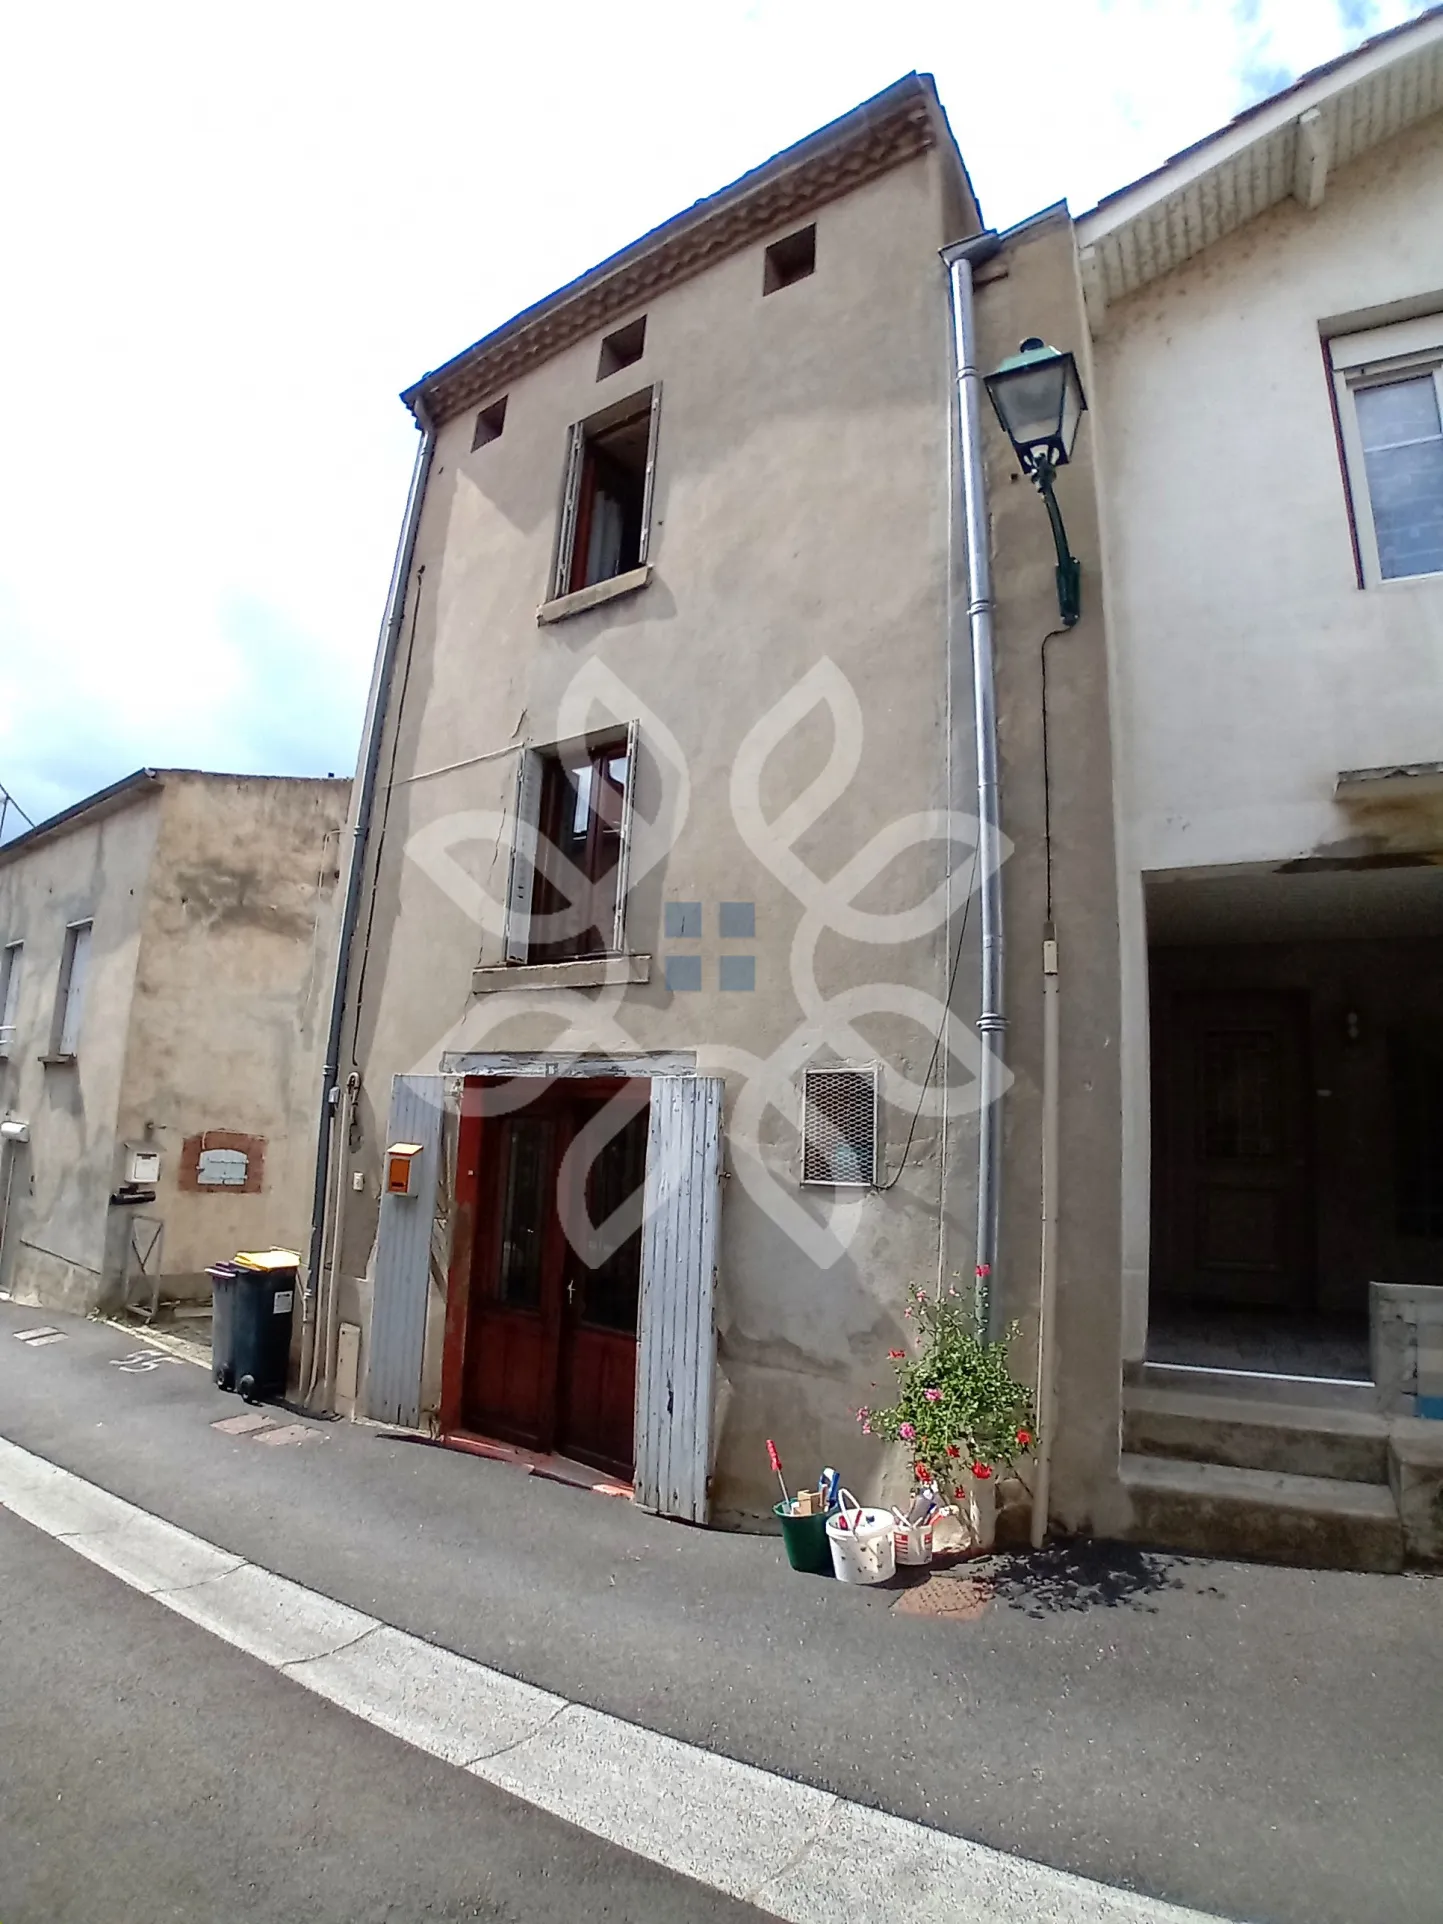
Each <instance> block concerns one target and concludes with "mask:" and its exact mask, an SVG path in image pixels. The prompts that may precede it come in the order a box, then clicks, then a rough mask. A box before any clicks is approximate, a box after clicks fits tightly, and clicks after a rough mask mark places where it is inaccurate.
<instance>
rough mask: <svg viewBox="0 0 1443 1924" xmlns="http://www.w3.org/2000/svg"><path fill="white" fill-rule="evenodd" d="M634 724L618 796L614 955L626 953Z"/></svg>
mask: <svg viewBox="0 0 1443 1924" xmlns="http://www.w3.org/2000/svg"><path fill="white" fill-rule="evenodd" d="M637 732H638V724H637V723H636V722H634V721H633V722H628V723H627V725H626V792H625V793H624V794H623V796H622V798H621V834H620V838H619V844H620V845H619V847H618V848H617V851H616V912H615V917H614V920H613V923H612V930H611V946H612V948H613V949H614V950H615V951H616V953H617V954H618V955H625V953H626V892H627V887H628V885H629V883H630V880H631V822H632V813H633V810H634V808H635V804H636V738H637Z"/></svg>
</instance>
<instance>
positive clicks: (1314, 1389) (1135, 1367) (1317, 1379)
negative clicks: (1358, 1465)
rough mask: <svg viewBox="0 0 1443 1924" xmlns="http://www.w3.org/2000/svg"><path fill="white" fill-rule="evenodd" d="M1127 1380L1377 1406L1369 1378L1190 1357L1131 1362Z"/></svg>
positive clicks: (1201, 1392) (1326, 1406)
mask: <svg viewBox="0 0 1443 1924" xmlns="http://www.w3.org/2000/svg"><path fill="white" fill-rule="evenodd" d="M1125 1380H1126V1381H1127V1383H1128V1384H1129V1385H1134V1386H1136V1387H1137V1388H1138V1389H1158V1390H1167V1389H1170V1390H1185V1391H1187V1392H1188V1393H1189V1394H1195V1395H1198V1396H1226V1397H1230V1398H1235V1399H1239V1400H1247V1401H1249V1402H1255V1403H1297V1404H1299V1405H1301V1406H1302V1407H1303V1408H1305V1409H1315V1410H1369V1411H1376V1410H1377V1407H1378V1392H1377V1390H1376V1389H1375V1387H1374V1386H1373V1384H1372V1383H1368V1382H1364V1381H1362V1380H1361V1379H1354V1378H1352V1377H1346V1376H1270V1375H1268V1374H1267V1373H1266V1372H1265V1371H1263V1370H1220V1369H1205V1368H1203V1367H1201V1366H1200V1365H1198V1364H1194V1363H1129V1364H1128V1366H1127V1369H1126V1371H1125Z"/></svg>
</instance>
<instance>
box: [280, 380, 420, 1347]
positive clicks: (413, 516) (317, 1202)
mask: <svg viewBox="0 0 1443 1924" xmlns="http://www.w3.org/2000/svg"><path fill="white" fill-rule="evenodd" d="M416 419H417V421H418V422H419V424H420V427H421V445H420V447H419V448H417V450H416V462H415V466H414V467H413V468H412V470H411V488H410V492H409V494H408V495H407V497H406V512H405V515H404V517H403V518H402V521H401V538H400V540H399V541H398V542H397V544H396V560H395V565H394V566H393V568H392V570H391V586H390V589H389V591H388V593H387V596H386V614H385V619H384V620H383V621H382V623H381V634H380V639H379V640H378V642H377V644H376V660H375V666H374V667H373V669H372V671H371V692H370V695H369V698H368V700H367V703H366V719H365V722H364V724H363V726H362V729H361V752H360V757H359V759H358V762H357V765H356V790H355V794H354V795H353V797H352V800H351V821H350V833H351V851H350V857H349V860H348V863H347V872H346V893H345V899H344V904H343V906H342V909H341V927H340V934H339V938H338V940H337V944H336V972H335V977H334V986H333V987H332V990H331V1018H330V1025H329V1028H328V1029H327V1032H326V1064H325V1069H324V1070H323V1072H322V1076H321V1119H320V1126H319V1128H318V1130H317V1134H316V1173H315V1182H314V1185H313V1187H312V1192H311V1244H310V1250H309V1253H308V1257H307V1262H306V1293H305V1332H303V1335H302V1344H301V1368H302V1376H301V1381H302V1382H304V1381H305V1372H306V1369H307V1365H308V1361H309V1356H308V1352H307V1349H306V1334H307V1333H308V1335H309V1340H310V1343H311V1345H312V1351H313V1350H314V1345H315V1342H316V1338H317V1334H318V1332H317V1328H316V1309H317V1302H318V1295H317V1292H318V1289H319V1286H320V1280H321V1273H320V1272H321V1245H322V1242H323V1240H324V1237H325V1230H326V1202H327V1196H326V1191H327V1181H326V1176H327V1171H328V1168H329V1164H330V1150H331V1130H332V1128H333V1126H334V1123H335V1120H336V1105H337V1100H338V1098H339V1096H340V1072H341V1034H342V1030H343V1028H344V1025H345V1015H346V988H347V984H348V980H349V977H350V972H351V945H352V943H353V941H354V939H355V934H356V924H357V921H358V920H359V919H360V908H361V884H362V881H363V879H364V876H365V869H366V848H367V843H368V841H369V839H370V830H371V814H372V811H373V809H374V807H375V802H376V777H377V773H378V771H379V769H380V765H381V737H382V735H383V734H384V732H385V725H386V711H387V709H388V707H389V706H390V694H391V676H392V673H393V671H394V669H395V665H396V652H397V648H398V646H399V643H400V639H401V629H402V624H403V622H404V620H405V614H406V591H407V589H408V587H409V586H410V581H411V563H412V561H413V559H414V558H415V553H416V535H417V531H418V529H419V527H420V524H421V504H422V502H423V501H424V500H425V498H426V482H427V480H428V478H429V476H430V472H431V457H432V455H433V453H434V452H435V448H436V428H435V424H434V423H433V422H432V420H431V418H430V416H429V415H428V414H427V412H426V406H425V403H424V401H422V400H421V399H419V398H418V399H417V402H416ZM345 1149H346V1145H345V1144H344V1143H342V1144H340V1146H339V1155H338V1160H341V1159H343V1158H344V1155H345ZM340 1256H341V1252H340V1249H339V1248H337V1249H336V1250H335V1251H334V1252H333V1253H332V1258H331V1260H332V1264H333V1265H334V1264H335V1263H338V1262H339V1261H340Z"/></svg>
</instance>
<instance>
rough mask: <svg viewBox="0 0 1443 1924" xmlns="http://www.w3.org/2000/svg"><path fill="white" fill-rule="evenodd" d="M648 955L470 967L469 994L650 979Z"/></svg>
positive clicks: (593, 986)
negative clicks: (471, 968) (478, 967)
mask: <svg viewBox="0 0 1443 1924" xmlns="http://www.w3.org/2000/svg"><path fill="white" fill-rule="evenodd" d="M650 980H651V957H650V956H649V955H583V956H579V957H578V958H577V959H576V960H575V961H574V962H504V963H502V964H500V965H499V966H488V967H486V968H482V969H473V970H472V971H471V993H472V995H495V994H498V993H501V992H504V991H505V990H507V989H608V988H614V987H616V986H618V985H623V984H624V985H630V984H632V983H643V982H650Z"/></svg>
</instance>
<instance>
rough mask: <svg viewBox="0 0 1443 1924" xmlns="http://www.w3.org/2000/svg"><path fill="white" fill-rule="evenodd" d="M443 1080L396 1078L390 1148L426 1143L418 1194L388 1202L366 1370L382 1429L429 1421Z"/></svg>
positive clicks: (369, 1400)
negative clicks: (425, 1386) (424, 1401)
mask: <svg viewBox="0 0 1443 1924" xmlns="http://www.w3.org/2000/svg"><path fill="white" fill-rule="evenodd" d="M445 1092H446V1084H445V1079H444V1077H442V1076H396V1077H395V1078H394V1079H393V1080H392V1083H391V1113H390V1116H389V1117H388V1118H387V1122H386V1143H387V1144H388V1145H389V1144H390V1143H393V1142H419V1143H420V1145H421V1154H420V1156H419V1157H418V1158H417V1161H418V1162H419V1164H420V1169H419V1172H418V1177H417V1191H416V1194H415V1195H414V1196H387V1195H384V1194H383V1195H382V1197H381V1221H380V1227H379V1229H378V1230H377V1234H376V1279H375V1288H374V1291H373V1294H372V1301H371V1340H370V1344H369V1346H368V1352H369V1353H368V1359H367V1366H366V1409H367V1413H368V1414H369V1415H370V1416H372V1417H374V1418H375V1419H376V1420H377V1421H378V1422H381V1423H405V1424H408V1425H409V1426H410V1427H411V1428H413V1429H414V1428H416V1427H417V1426H418V1425H419V1423H420V1421H421V1361H422V1353H423V1351H424V1349H425V1343H426V1296H427V1290H428V1288H429V1285H430V1275H431V1225H432V1222H433V1220H434V1218H435V1214H436V1198H437V1178H438V1175H439V1173H440V1171H439V1165H440V1153H441V1121H442V1113H443V1109H444V1105H445Z"/></svg>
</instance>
